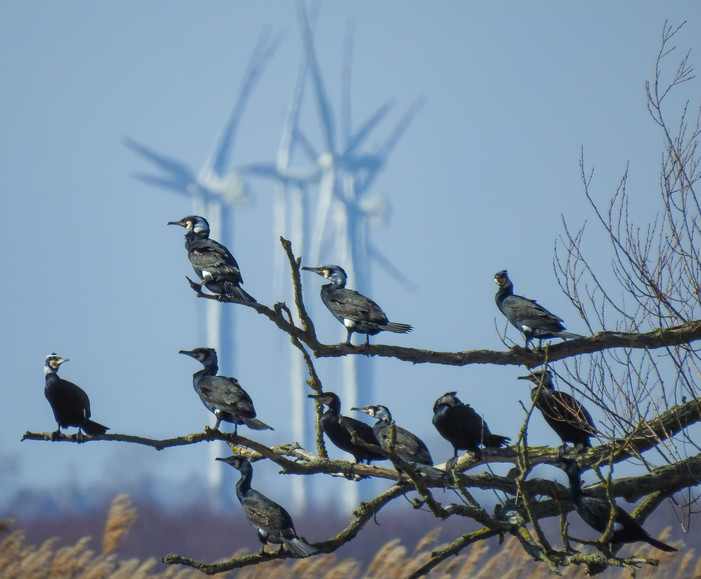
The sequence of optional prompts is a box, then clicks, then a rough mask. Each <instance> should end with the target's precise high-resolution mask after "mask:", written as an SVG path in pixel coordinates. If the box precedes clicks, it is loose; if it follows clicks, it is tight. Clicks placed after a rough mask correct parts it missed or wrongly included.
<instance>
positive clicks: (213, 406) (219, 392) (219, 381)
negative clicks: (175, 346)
mask: <svg viewBox="0 0 701 579" xmlns="http://www.w3.org/2000/svg"><path fill="white" fill-rule="evenodd" d="M180 354H185V355H186V356H190V357H191V358H194V359H195V360H198V361H199V362H200V363H201V364H202V365H203V366H204V368H203V369H202V370H199V371H197V372H195V373H194V374H193V375H192V385H193V386H194V388H195V392H197V395H198V396H199V397H200V400H201V401H202V404H204V405H205V407H206V408H207V410H209V411H210V412H211V413H212V414H214V416H216V418H217V423H216V424H215V425H214V430H217V429H218V428H219V423H220V422H221V421H222V420H223V421H224V422H231V423H232V424H234V433H236V428H237V426H238V425H239V424H245V425H246V426H248V428H252V429H253V430H266V429H267V430H273V428H272V427H270V426H268V425H267V424H265V423H264V422H261V421H260V420H258V419H257V418H256V410H255V408H254V407H253V401H252V400H251V397H250V396H249V395H248V393H247V392H246V391H245V390H244V389H243V388H241V386H240V384H239V382H238V380H236V378H229V377H227V376H217V375H216V374H217V371H218V370H219V367H218V365H217V353H216V351H215V350H214V348H195V349H194V350H180Z"/></svg>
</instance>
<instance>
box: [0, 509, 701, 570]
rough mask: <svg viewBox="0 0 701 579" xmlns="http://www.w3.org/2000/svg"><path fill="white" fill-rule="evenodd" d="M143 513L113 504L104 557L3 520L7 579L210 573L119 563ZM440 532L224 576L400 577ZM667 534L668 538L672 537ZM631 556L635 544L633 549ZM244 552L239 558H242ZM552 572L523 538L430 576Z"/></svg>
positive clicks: (0, 551) (664, 564) (472, 553)
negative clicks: (37, 539) (412, 544)
mask: <svg viewBox="0 0 701 579" xmlns="http://www.w3.org/2000/svg"><path fill="white" fill-rule="evenodd" d="M137 516H138V515H137V512H136V509H135V508H134V507H133V506H132V504H131V500H130V499H129V497H128V496H126V495H119V496H117V497H116V498H115V499H114V500H113V501H112V505H111V507H110V510H109V513H108V515H107V521H106V523H105V530H104V533H103V538H102V550H101V552H100V553H96V552H94V551H92V550H91V549H89V548H88V543H89V542H90V538H89V537H85V538H83V539H80V540H79V541H77V542H76V543H75V544H74V545H70V546H66V547H60V548H56V546H55V545H56V543H57V540H58V539H57V538H52V539H48V540H47V541H44V543H42V544H41V545H39V546H38V547H37V546H33V545H27V544H26V543H25V536H24V533H23V532H22V531H21V530H15V531H13V530H12V525H13V523H12V521H9V520H8V521H0V536H1V537H2V539H1V540H0V578H2V579H5V578H8V579H9V578H12V579H63V578H69V577H70V578H72V579H190V578H193V577H198V578H201V577H203V575H202V574H201V573H200V572H199V571H196V570H193V569H183V568H176V567H170V568H167V569H165V570H160V569H159V570H155V569H154V568H155V567H156V565H157V562H158V561H157V559H155V558H149V559H146V560H145V561H140V560H137V559H118V558H117V555H116V554H115V551H116V550H117V549H118V548H119V546H120V544H121V543H122V541H123V539H124V537H125V536H126V534H127V533H128V531H129V528H130V527H131V525H132V524H133V523H134V521H135V520H136V518H137ZM438 533H439V529H435V530H433V531H430V532H429V533H427V534H426V535H425V536H424V537H423V538H422V539H421V540H420V541H419V542H418V544H417V545H416V548H415V549H414V550H413V551H411V552H410V551H409V550H408V549H407V548H406V547H405V546H403V545H401V544H400V542H399V540H398V539H393V540H390V541H389V542H387V543H386V544H385V545H383V546H382V547H381V548H380V550H379V551H378V552H377V553H376V555H375V557H374V558H373V560H372V561H371V562H370V563H369V564H368V565H367V567H366V568H363V567H364V566H363V565H362V564H361V563H360V562H358V561H356V560H354V559H350V558H348V559H342V560H339V558H338V557H337V556H336V555H334V554H330V555H322V556H317V557H311V558H308V559H299V560H287V561H271V562H269V563H266V564H264V565H260V566H257V567H248V568H244V569H239V570H235V571H231V572H230V573H228V574H226V573H222V574H220V575H217V577H230V578H232V579H233V578H236V579H278V578H280V579H282V578H285V579H294V578H299V579H316V578H318V579H322V578H323V579H400V578H402V577H406V576H407V575H409V574H411V573H412V572H413V571H415V570H416V569H418V568H419V567H421V566H422V565H423V564H425V563H426V562H427V561H428V560H429V558H430V556H431V552H432V551H433V550H434V549H435V548H436V547H437V546H438V545H437V544H436V540H437V538H438ZM668 533H669V529H667V530H666V531H665V532H664V533H663V534H662V535H661V536H660V539H662V540H665V539H667V537H666V535H667V534H668ZM628 551H630V547H627V548H626V551H624V552H628ZM635 552H636V554H638V555H647V556H650V557H653V558H656V559H659V561H660V565H659V567H657V568H655V567H643V568H640V569H639V570H638V572H637V575H636V577H638V578H642V579H644V578H648V577H649V578H655V579H672V578H674V579H687V578H689V579H691V578H699V577H701V557H698V556H697V554H696V552H695V550H694V549H683V550H681V552H679V553H664V552H660V551H657V550H655V549H653V548H652V547H649V546H647V545H645V546H643V545H641V544H636V549H635ZM243 554H244V553H243V552H238V553H235V554H234V556H236V557H238V556H241V555H243ZM562 571H563V576H564V577H572V578H577V577H585V576H586V573H585V570H584V568H568V569H563V570H562ZM552 576H553V575H552V573H551V572H550V571H549V570H548V569H547V567H545V565H543V564H542V563H536V562H534V561H532V560H530V559H529V558H528V556H527V555H526V553H525V552H524V551H523V549H522V548H521V547H520V545H519V543H518V541H517V540H516V539H515V538H514V537H511V538H509V539H508V540H506V541H505V542H504V544H503V545H500V546H499V547H498V548H497V549H494V548H492V549H490V547H489V546H488V545H487V544H486V543H485V542H480V543H476V544H474V545H471V546H470V547H469V548H466V549H465V550H464V552H463V553H462V554H460V555H458V556H456V557H453V558H451V559H449V560H447V561H445V562H444V563H442V564H441V565H439V566H438V567H437V568H436V569H434V570H433V571H432V572H431V573H429V574H428V575H427V577H432V578H438V577H441V578H446V579H447V578H456V579H457V578H475V579H478V578H484V579H488V578H493V577H499V579H522V578H524V579H525V578H528V579H538V578H550V577H552ZM629 576H630V573H629V572H628V571H626V570H624V569H613V570H611V569H610V570H608V571H607V572H606V573H603V574H602V575H601V577H605V578H612V577H616V578H617V577H629Z"/></svg>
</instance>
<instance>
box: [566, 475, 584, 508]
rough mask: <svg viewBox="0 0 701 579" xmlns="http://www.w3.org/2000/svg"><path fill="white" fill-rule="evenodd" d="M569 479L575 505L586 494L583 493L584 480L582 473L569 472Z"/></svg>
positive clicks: (571, 496) (571, 495)
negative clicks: (581, 477) (581, 476)
mask: <svg viewBox="0 0 701 579" xmlns="http://www.w3.org/2000/svg"><path fill="white" fill-rule="evenodd" d="M567 478H568V479H569V481H570V499H571V500H572V502H573V503H576V502H577V501H578V500H579V499H580V498H581V497H582V496H583V494H584V493H582V480H581V479H580V473H578V472H573V471H572V470H568V471H567Z"/></svg>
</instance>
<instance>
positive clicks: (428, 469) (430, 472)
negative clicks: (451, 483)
mask: <svg viewBox="0 0 701 579" xmlns="http://www.w3.org/2000/svg"><path fill="white" fill-rule="evenodd" d="M413 466H414V468H416V470H418V471H419V472H422V473H424V474H425V475H426V476H428V477H431V478H441V477H444V476H445V474H446V471H444V470H441V469H440V468H436V467H435V466H430V465H428V464H418V463H414V465H413Z"/></svg>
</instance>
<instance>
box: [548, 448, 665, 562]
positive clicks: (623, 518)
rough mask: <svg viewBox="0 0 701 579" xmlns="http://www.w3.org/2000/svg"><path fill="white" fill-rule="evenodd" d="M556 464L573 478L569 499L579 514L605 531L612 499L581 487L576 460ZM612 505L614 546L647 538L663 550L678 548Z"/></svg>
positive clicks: (647, 540) (565, 460) (569, 477)
mask: <svg viewBox="0 0 701 579" xmlns="http://www.w3.org/2000/svg"><path fill="white" fill-rule="evenodd" d="M556 465H557V466H559V467H560V468H562V469H563V470H564V471H565V473H566V474H567V478H568V479H569V481H570V499H571V501H572V504H573V505H574V508H575V509H577V512H578V513H579V516H580V517H582V518H583V519H584V521H585V522H586V523H587V524H588V525H589V526H590V527H592V528H593V529H594V530H596V531H598V532H599V533H603V532H604V531H606V527H607V526H608V523H609V519H610V518H611V503H610V502H609V501H608V500H607V499H604V498H600V497H594V496H591V495H588V494H586V493H585V492H584V491H583V490H582V481H581V480H580V478H579V477H580V475H581V471H580V468H579V465H578V464H577V461H575V460H571V459H560V460H559V461H558V462H557V463H556ZM613 508H614V509H615V515H614V519H613V523H612V525H613V533H612V534H611V540H610V543H611V546H612V548H613V550H616V549H618V547H619V546H620V544H621V543H635V542H636V541H645V542H646V543H650V545H652V546H653V547H656V548H657V549H661V550H662V551H677V549H675V548H674V547H670V546H669V545H667V544H665V543H663V542H662V541H658V540H657V539H654V538H653V537H651V536H650V535H648V533H647V531H645V529H643V528H642V527H641V526H640V525H639V524H638V522H637V521H636V520H635V519H634V518H633V517H631V516H630V515H629V514H628V513H627V512H626V511H624V510H623V509H621V508H620V507H618V506H615V505H614V507H613Z"/></svg>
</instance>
